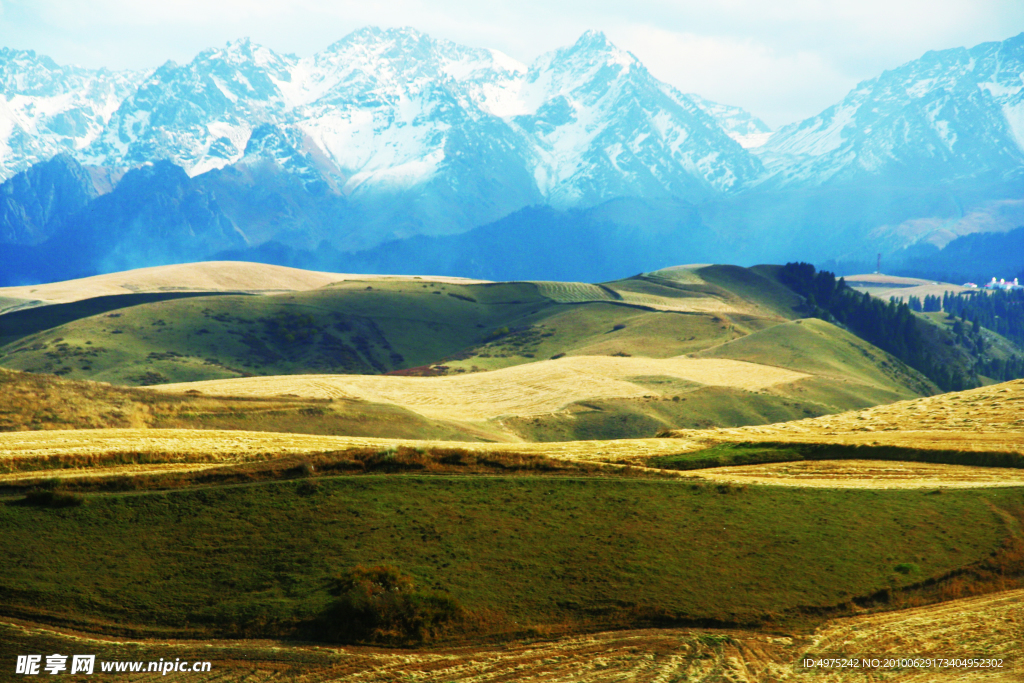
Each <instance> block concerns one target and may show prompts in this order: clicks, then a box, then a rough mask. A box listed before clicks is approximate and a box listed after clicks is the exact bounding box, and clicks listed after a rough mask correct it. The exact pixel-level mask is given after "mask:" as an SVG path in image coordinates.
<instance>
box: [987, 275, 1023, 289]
mask: <svg viewBox="0 0 1024 683" xmlns="http://www.w3.org/2000/svg"><path fill="white" fill-rule="evenodd" d="M985 289H1002V290H1010V289H1024V286H1022V285H1021V284H1020V283H1019V282H1017V278H1013V282H1007V281H1006V280H1002V279H1000V280H999V281H998V282H997V281H996V279H995V278H992V282H990V283H988V284H987V285H985Z"/></svg>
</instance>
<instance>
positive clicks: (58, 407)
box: [0, 368, 509, 441]
mask: <svg viewBox="0 0 1024 683" xmlns="http://www.w3.org/2000/svg"><path fill="white" fill-rule="evenodd" d="M0 394H2V395H3V403H2V405H0V432H8V431H21V430H43V429H100V428H105V427H152V428H174V429H241V430H248V431H258V432H291V433H295V434H328V435H339V436H342V435H344V436H374V437H384V438H394V439H439V440H447V441H503V440H507V439H508V438H509V437H508V435H507V434H505V433H503V432H501V431H500V430H497V429H491V428H488V427H487V426H486V425H467V424H462V423H452V422H446V421H443V420H431V419H429V418H426V417H424V416H422V415H419V414H417V413H414V412H412V411H411V410H406V409H405V408H402V407H400V406H396V405H392V404H382V403H372V402H369V401H357V400H353V399H333V400H324V399H319V400H317V399H301V398H298V397H291V396H281V397H277V398H272V399H261V398H226V397H207V396H196V395H188V394H183V395H173V394H166V393H158V392H155V391H152V390H149V389H143V388H137V387H117V386H111V385H109V384H105V383H101V382H90V381H81V380H68V379H62V378H59V377H54V376H52V375H37V374H33V373H27V372H16V371H11V370H4V369H2V368H0Z"/></svg>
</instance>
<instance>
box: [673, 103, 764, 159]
mask: <svg viewBox="0 0 1024 683" xmlns="http://www.w3.org/2000/svg"><path fill="white" fill-rule="evenodd" d="M686 96H687V97H689V98H690V99H691V100H693V102H694V103H695V104H696V105H697V106H698V107H700V108H701V109H703V110H704V112H705V113H706V114H708V115H709V116H711V117H712V118H713V119H714V120H715V121H716V122H717V123H718V125H719V126H721V127H722V130H724V131H725V132H726V133H728V134H729V137H731V138H732V139H733V140H735V141H736V142H738V143H740V146H742V147H743V148H744V149H750V148H752V147H760V146H761V145H763V144H764V143H766V142H767V141H768V138H770V137H771V136H772V129H771V128H769V127H768V124H767V123H765V122H764V121H762V120H761V119H759V118H757V117H756V116H754V115H753V114H751V113H750V112H749V111H747V110H746V109H741V108H740V107H733V106H731V105H728V104H721V103H720V102H712V101H711V100H706V99H704V98H703V97H701V96H700V95H696V94H694V93H687V95H686Z"/></svg>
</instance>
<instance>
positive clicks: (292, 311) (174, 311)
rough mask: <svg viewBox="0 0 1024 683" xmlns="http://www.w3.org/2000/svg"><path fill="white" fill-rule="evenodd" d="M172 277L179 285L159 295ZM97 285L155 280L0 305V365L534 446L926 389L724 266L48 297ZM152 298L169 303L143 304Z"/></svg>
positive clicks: (785, 415)
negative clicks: (328, 404) (393, 411)
mask: <svg viewBox="0 0 1024 683" xmlns="http://www.w3.org/2000/svg"><path fill="white" fill-rule="evenodd" d="M170 281H174V282H177V283H178V285H177V286H176V287H177V291H170V292H168V291H163V290H167V289H168V288H170V287H171V285H169V284H167V283H168V282H170ZM325 281H328V282H327V283H326V284H322V285H321V286H316V285H318V284H320V283H322V282H325ZM191 287H195V288H202V289H203V291H188V289H189V288H191ZM213 287H222V288H231V289H233V290H236V291H237V290H238V289H241V288H245V289H244V291H246V292H248V293H246V294H236V293H232V292H231V291H223V292H217V291H210V288H213ZM260 287H262V288H263V290H262V292H261V290H260ZM289 287H290V288H291V289H290V290H289V291H285V292H280V291H273V290H274V289H281V288H289ZM111 288H121V290H122V291H123V290H124V289H126V288H131V289H134V290H139V289H143V290H145V289H148V290H149V291H148V292H145V291H143V292H133V293H131V294H121V295H108V296H102V297H96V298H91V299H82V300H79V301H73V302H68V303H63V304H53V305H49V306H39V307H36V308H32V309H29V310H20V311H15V312H11V313H7V314H5V315H2V316H0V340H4V341H7V343H6V344H5V345H4V346H2V347H0V364H2V365H3V366H5V367H8V368H12V369H18V370H26V371H31V372H43V373H53V374H57V375H60V376H62V377H64V378H66V379H89V380H100V381H106V382H112V383H115V384H126V385H136V386H137V385H160V384H167V385H170V386H168V387H166V389H165V390H166V391H177V392H182V391H188V390H191V391H199V392H203V393H204V394H206V395H210V394H211V393H212V394H217V395H221V394H223V395H237V396H261V397H264V398H273V397H275V396H279V395H281V394H289V395H296V396H302V397H305V398H321V399H322V398H331V397H345V398H346V399H349V400H356V401H359V402H367V401H368V402H370V403H375V404H381V405H390V406H394V407H395V408H397V409H401V410H405V411H413V412H415V413H416V414H417V415H419V416H420V419H422V420H426V421H431V420H441V421H443V422H445V423H447V424H458V425H463V426H465V425H471V427H470V428H469V433H471V434H473V435H479V434H481V433H488V434H492V435H494V436H495V437H496V438H499V439H500V440H507V439H513V440H521V439H525V440H529V441H533V440H541V441H553V440H554V441H558V440H565V439H574V438H589V439H607V438H624V437H637V436H645V435H650V434H654V433H655V432H657V431H659V430H662V429H667V428H673V427H704V426H713V425H722V426H737V425H744V424H762V423H765V422H777V421H782V420H790V419H796V418H799V417H805V416H808V415H821V414H824V413H830V412H835V411H837V410H844V409H850V408H860V407H865V406H868V405H873V404H877V403H881V402H889V401H895V400H900V399H904V398H910V397H913V396H918V395H921V394H927V393H931V392H932V391H934V388H933V387H932V386H931V385H930V384H929V383H928V382H927V380H925V379H923V378H922V377H920V376H919V375H918V374H917V373H916V372H914V371H913V370H911V369H909V368H907V367H906V366H905V365H903V364H901V363H899V362H898V361H896V360H895V359H893V358H891V357H889V356H888V355H887V354H885V353H883V352H881V351H879V350H878V349H875V348H874V347H871V346H870V345H868V344H865V343H863V342H860V340H857V339H856V338H854V337H852V336H851V335H849V334H848V333H845V332H843V331H842V330H840V329H839V328H836V327H835V326H833V325H829V324H828V323H824V322H821V321H813V320H807V321H793V320H792V319H793V318H795V317H797V316H798V315H799V313H798V310H799V309H800V307H801V302H802V299H801V298H800V297H798V296H797V295H795V294H794V293H793V292H791V291H790V290H789V289H787V288H786V287H784V286H783V285H781V284H779V283H778V282H777V281H776V280H774V279H773V278H772V277H770V273H767V274H762V273H760V272H758V271H757V270H754V269H744V268H738V267H735V266H707V265H693V266H679V267H674V268H669V269H665V270H660V271H654V272H651V273H646V274H641V275H637V276H635V277H632V278H627V279H625V280H618V281H614V282H608V283H603V284H600V285H594V284H588V283H572V282H474V281H466V280H459V279H451V278H430V277H425V276H424V277H417V276H407V277H384V276H351V275H349V276H346V275H330V274H321V273H308V274H306V273H302V272H301V271H299V272H295V271H291V270H288V269H271V268H270V267H266V266H252V265H251V264H242V265H239V266H236V267H235V268H234V270H232V269H231V268H224V269H223V272H221V269H220V268H219V264H200V265H198V266H196V267H195V269H194V270H190V269H189V268H187V267H185V266H175V267H173V268H172V269H170V270H167V271H160V270H159V269H157V272H153V271H150V272H141V273H134V274H132V273H129V274H123V275H122V276H121V277H120V278H114V277H112V276H103V277H102V278H101V279H100V280H99V281H95V280H93V281H86V282H83V283H79V284H78V286H77V287H67V286H64V287H61V286H53V291H52V292H50V293H49V294H47V295H48V296H51V297H53V298H55V299H56V298H57V297H59V296H63V297H65V298H67V297H68V292H69V291H73V290H76V289H77V290H79V291H83V290H84V291H91V292H97V293H99V292H109V291H111ZM268 289H270V290H272V291H269V292H268V291H267V290H268ZM62 292H63V294H62ZM44 294H45V292H44ZM150 296H152V297H164V296H168V297H170V296H173V297H174V298H172V299H166V300H161V301H143V300H139V297H150ZM119 303H124V304H125V306H124V307H118V304H119ZM821 359H825V360H821ZM327 374H330V375H334V377H331V378H323V377H316V376H317V375H327ZM381 375H385V376H381ZM386 375H397V376H386ZM233 378H234V379H233ZM225 381H227V383H224V382H225ZM189 382H198V384H195V385H194V386H193V385H187V386H186V384H184V383H189ZM210 382H212V384H211V383H210ZM438 392H440V393H438ZM440 397H443V398H440ZM462 429H464V427H457V430H462ZM481 430H482V431H481ZM402 433H403V434H405V433H407V432H402ZM380 435H381V436H386V435H388V434H387V433H380ZM393 435H394V436H399V434H398V433H397V432H396V433H394V434H393ZM474 438H475V436H474Z"/></svg>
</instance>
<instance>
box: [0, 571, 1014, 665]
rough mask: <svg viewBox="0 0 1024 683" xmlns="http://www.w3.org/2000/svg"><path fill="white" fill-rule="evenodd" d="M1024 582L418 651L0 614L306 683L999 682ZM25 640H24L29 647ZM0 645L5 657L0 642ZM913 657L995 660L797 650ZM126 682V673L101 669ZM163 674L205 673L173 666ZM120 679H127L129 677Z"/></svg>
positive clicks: (68, 644)
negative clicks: (744, 626)
mask: <svg viewBox="0 0 1024 683" xmlns="http://www.w3.org/2000/svg"><path fill="white" fill-rule="evenodd" d="M1022 628H1024V590H1011V591H1005V592H999V593H994V594H989V595H984V596H978V597H971V598H962V599H959V600H952V601H949V602H945V603H941V604H937V605H929V606H926V607H916V608H909V609H902V610H894V611H891V612H885V613H880V614H867V615H863V616H855V617H848V618H841V619H830V620H828V621H826V622H824V623H823V624H822V625H820V626H819V627H818V628H817V629H816V630H815V631H814V632H813V633H811V634H807V635H795V636H794V635H786V634H771V633H754V632H749V631H742V630H699V629H646V630H634V631H614V632H604V633H594V634H587V635H581V636H572V637H563V638H556V639H550V640H547V639H545V640H535V641H528V642H517V643H509V644H503V645H500V646H483V647H480V646H476V647H459V648H441V649H432V650H429V651H423V650H382V649H379V648H369V647H324V646H319V647H302V646H296V645H293V644H290V643H288V644H285V643H278V642H274V641H223V640H222V641H201V642H199V641H196V642H191V641H159V640H132V639H125V638H118V639H116V640H112V639H107V638H98V637H96V636H92V635H89V634H84V633H75V632H70V631H61V630H55V629H52V628H47V627H40V626H37V625H32V624H27V623H23V622H13V621H2V622H0V641H2V642H7V643H8V645H7V648H9V649H11V652H12V653H14V652H15V649H17V652H22V651H24V652H28V651H33V652H35V651H41V650H45V651H46V652H79V651H81V652H86V651H88V652H90V653H97V654H98V655H99V657H98V658H99V659H103V658H107V659H121V660H147V661H148V660H158V659H160V658H163V659H169V660H174V659H176V658H177V659H185V660H189V661H195V660H204V661H211V662H212V663H213V666H212V670H211V674H213V675H214V676H215V679H216V680H219V681H225V683H231V682H234V681H247V682H250V683H261V682H263V681H279V680H294V681H304V682H307V683H357V682H358V683H370V682H381V681H394V682H410V683H411V682H412V681H417V682H421V683H456V682H457V683H498V682H500V681H512V680H514V681H518V682H522V683H537V682H539V681H544V682H545V683H605V682H606V681H622V682H624V683H662V682H665V681H692V682H694V683H713V682H721V681H730V682H732V683H785V682H794V683H798V682H800V681H817V682H821V683H847V682H851V683H852V682H857V683H860V682H861V681H867V680H872V681H886V682H888V683H933V682H936V683H942V682H945V681H957V682H964V681H968V682H972V681H979V682H980V681H985V682H988V683H1001V682H1006V683H1009V682H1011V681H1020V680H1021V679H1022V678H1024V637H1021V636H1022ZM33 648H34V649H33ZM0 654H4V655H6V654H7V652H6V651H5V650H4V647H3V646H0ZM836 656H848V657H853V656H856V657H868V658H880V659H882V658H886V657H896V658H899V657H917V658H922V659H923V658H974V657H985V658H991V659H996V660H1000V659H1001V660H1003V666H1002V667H1001V668H999V669H988V670H985V669H974V670H970V669H965V668H946V669H937V668H903V669H894V670H887V671H883V670H874V671H871V672H866V671H865V670H863V669H833V670H823V669H808V668H805V667H803V666H801V665H800V662H801V661H802V660H803V659H805V658H812V659H814V658H819V657H836ZM106 679H107V680H113V681H126V680H129V678H128V677H127V676H122V677H118V676H116V675H109V674H108V675H107V677H106ZM163 679H164V680H168V681H194V680H209V675H207V676H206V677H199V676H194V675H191V674H182V673H177V674H175V673H171V674H168V675H167V676H166V677H163ZM130 680H135V679H134V678H131V679H130Z"/></svg>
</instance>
